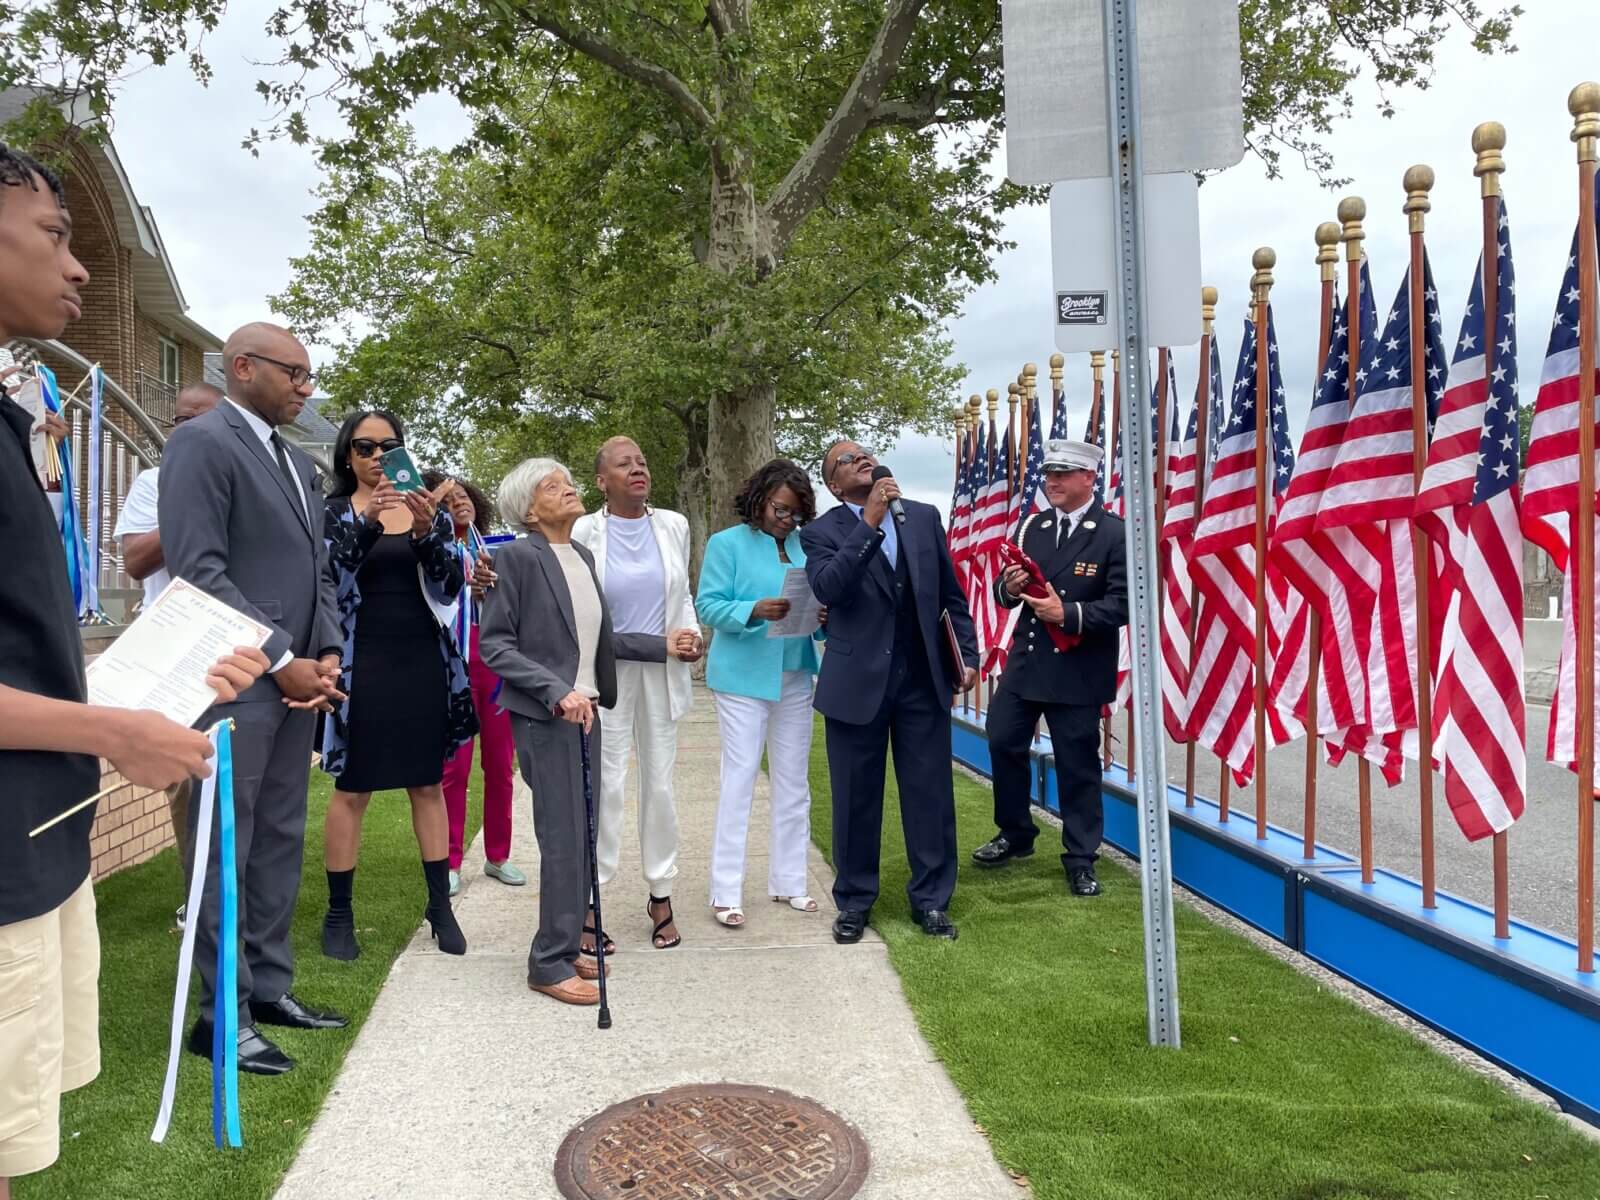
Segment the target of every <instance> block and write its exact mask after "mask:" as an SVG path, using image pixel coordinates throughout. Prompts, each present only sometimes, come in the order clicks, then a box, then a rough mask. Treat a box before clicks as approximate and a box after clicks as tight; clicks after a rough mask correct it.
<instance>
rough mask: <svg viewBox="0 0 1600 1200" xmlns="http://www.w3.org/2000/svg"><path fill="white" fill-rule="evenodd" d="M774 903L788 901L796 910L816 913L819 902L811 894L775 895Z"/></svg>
mask: <svg viewBox="0 0 1600 1200" xmlns="http://www.w3.org/2000/svg"><path fill="white" fill-rule="evenodd" d="M772 899H773V902H774V903H787V904H788V906H789V907H790V908H792V909H794V910H795V912H803V913H814V912H816V911H817V902H816V901H815V900H813V899H812V898H811V897H810V896H774V897H773V898H772Z"/></svg>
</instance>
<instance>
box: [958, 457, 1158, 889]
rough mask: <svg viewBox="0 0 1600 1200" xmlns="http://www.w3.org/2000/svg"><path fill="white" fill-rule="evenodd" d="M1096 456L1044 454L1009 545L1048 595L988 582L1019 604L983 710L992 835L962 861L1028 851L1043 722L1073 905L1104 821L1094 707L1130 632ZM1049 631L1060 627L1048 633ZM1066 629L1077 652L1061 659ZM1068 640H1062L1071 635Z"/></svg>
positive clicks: (1123, 579) (1018, 582) (1094, 885)
mask: <svg viewBox="0 0 1600 1200" xmlns="http://www.w3.org/2000/svg"><path fill="white" fill-rule="evenodd" d="M1104 457H1105V453H1104V451H1102V450H1101V449H1100V447H1099V446H1095V445H1091V444H1089V443H1087V442H1075V441H1069V440H1066V439H1052V440H1051V441H1049V442H1047V443H1046V444H1045V456H1044V493H1045V496H1046V498H1047V499H1048V500H1049V502H1050V507H1049V508H1044V509H1041V510H1040V511H1038V512H1037V513H1035V514H1033V515H1032V516H1031V517H1029V518H1028V519H1027V521H1026V522H1024V524H1023V527H1022V531H1021V533H1020V534H1019V536H1018V538H1017V543H1018V545H1019V546H1020V547H1021V548H1022V550H1023V552H1024V553H1025V554H1027V555H1028V557H1029V558H1031V559H1033V561H1034V562H1035V563H1037V564H1038V566H1039V569H1040V571H1041V572H1042V573H1043V575H1044V577H1045V580H1046V585H1047V590H1048V595H1046V596H1044V597H1038V598H1036V597H1034V596H1029V595H1025V594H1024V593H1023V588H1024V586H1025V585H1026V584H1027V579H1028V577H1027V572H1026V571H1025V570H1024V569H1023V568H1022V567H1020V566H1011V567H1008V568H1007V569H1006V570H1005V572H1004V573H1003V574H1002V575H1001V576H1000V578H999V579H997V580H996V581H995V584H994V589H995V599H996V600H997V601H998V602H999V603H1000V604H1002V605H1004V606H1005V607H1007V608H1015V607H1016V606H1017V605H1018V604H1026V605H1027V606H1028V608H1029V610H1030V611H1028V612H1025V613H1023V614H1021V618H1020V619H1019V620H1018V622H1017V626H1016V634H1015V636H1014V637H1013V639H1012V643H1011V652H1010V656H1009V657H1008V659H1007V661H1006V669H1005V672H1004V674H1002V675H1001V677H1000V686H999V688H998V689H997V690H996V692H995V694H994V698H993V699H992V701H991V702H990V706H989V717H988V725H987V729H988V734H989V758H990V761H991V764H992V767H991V773H992V778H993V780H994V823H995V825H996V826H997V827H998V829H999V833H998V834H997V835H996V836H995V837H994V838H993V839H991V840H990V841H988V842H985V843H984V844H983V845H982V846H979V847H978V848H977V849H976V850H974V851H973V852H972V860H973V862H975V863H977V864H978V865H979V866H981V867H999V866H1004V865H1005V864H1006V863H1008V862H1010V861H1011V860H1012V859H1014V858H1026V857H1028V856H1029V855H1031V854H1032V853H1033V842H1034V839H1035V838H1036V837H1037V836H1038V835H1039V827H1038V826H1037V825H1035V824H1034V822H1033V815H1032V811H1031V799H1030V797H1031V791H1032V788H1031V782H1032V775H1031V771H1030V769H1029V763H1028V749H1029V746H1030V745H1031V743H1032V741H1033V731H1034V729H1035V728H1036V727H1037V726H1038V723H1039V718H1040V717H1043V718H1044V721H1045V724H1046V725H1047V726H1048V727H1049V730H1050V741H1051V744H1052V748H1053V750H1054V752H1055V761H1056V787H1057V798H1058V800H1059V801H1060V806H1061V846H1062V854H1061V864H1062V866H1063V867H1065V868H1066V873H1067V883H1068V885H1069V886H1070V887H1071V889H1072V894H1073V895H1075V896H1097V895H1099V894H1100V884H1099V882H1098V881H1097V880H1096V879H1095V876H1094V861H1095V859H1096V858H1097V857H1099V854H1098V852H1099V849H1100V836H1101V833H1102V831H1103V828H1104V824H1105V822H1104V816H1103V814H1102V810H1101V798H1100V709H1101V706H1102V705H1104V704H1109V703H1110V702H1111V701H1112V700H1114V699H1115V698H1116V694H1117V631H1118V630H1119V629H1121V628H1122V626H1124V625H1126V624H1127V623H1128V571H1127V559H1126V552H1125V550H1124V548H1123V540H1122V520H1121V518H1119V517H1115V516H1112V515H1111V514H1110V513H1108V512H1106V510H1105V509H1104V508H1103V507H1102V506H1101V504H1100V502H1099V501H1098V500H1097V499H1096V498H1095V482H1096V479H1097V476H1098V472H1099V468H1100V462H1101V460H1102V459H1103V458H1104ZM1050 626H1057V627H1059V628H1058V629H1056V630H1052V629H1051V628H1050ZM1061 631H1065V633H1066V634H1067V635H1070V636H1071V637H1076V638H1077V639H1078V641H1077V644H1076V645H1073V646H1071V648H1070V649H1065V650H1063V649H1061V648H1060V647H1059V646H1058V645H1057V644H1056V641H1055V639H1056V638H1057V637H1059V636H1060V635H1061ZM1066 640H1070V637H1069V638H1068V639H1066Z"/></svg>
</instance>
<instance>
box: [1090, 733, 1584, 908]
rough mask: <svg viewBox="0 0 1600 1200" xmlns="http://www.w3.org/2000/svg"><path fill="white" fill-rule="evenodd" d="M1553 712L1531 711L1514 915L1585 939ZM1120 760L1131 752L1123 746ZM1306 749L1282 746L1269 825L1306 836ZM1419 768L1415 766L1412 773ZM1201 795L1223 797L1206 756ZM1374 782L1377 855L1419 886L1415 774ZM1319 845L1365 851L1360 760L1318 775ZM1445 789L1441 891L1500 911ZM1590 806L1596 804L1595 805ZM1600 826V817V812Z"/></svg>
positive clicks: (1517, 832) (1486, 850) (1438, 801)
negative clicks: (1550, 733)
mask: <svg viewBox="0 0 1600 1200" xmlns="http://www.w3.org/2000/svg"><path fill="white" fill-rule="evenodd" d="M1549 720H1550V710H1549V708H1547V707H1545V706H1544V705H1534V704H1530V705H1529V706H1528V781H1527V793H1528V804H1527V811H1526V812H1524V813H1523V816H1522V819H1521V820H1520V821H1518V822H1517V824H1516V825H1515V826H1513V827H1512V829H1511V832H1510V834H1509V839H1510V840H1509V843H1508V848H1509V852H1510V864H1511V871H1510V874H1511V912H1512V915H1513V916H1514V917H1516V918H1518V919H1521V920H1525V921H1528V922H1531V923H1532V924H1535V925H1540V926H1543V927H1544V928H1546V929H1550V930H1554V931H1555V932H1557V933H1560V934H1562V935H1564V936H1566V937H1569V938H1570V937H1576V936H1577V923H1578V914H1577V900H1576V896H1577V881H1578V850H1577V845H1578V843H1577V835H1578V808H1577V805H1578V801H1577V790H1578V789H1577V776H1575V775H1573V774H1572V773H1571V772H1569V771H1565V770H1561V769H1559V768H1556V767H1553V766H1551V765H1550V764H1549V763H1548V762H1546V761H1545V757H1544V746H1545V737H1546V731H1547V727H1548V725H1549ZM1125 725H1126V717H1125V716H1124V715H1122V714H1119V715H1118V717H1117V734H1118V736H1119V737H1120V736H1123V735H1124V730H1125ZM1118 750H1119V755H1118V756H1119V757H1120V756H1121V755H1120V750H1121V747H1120V746H1119V747H1118ZM1305 755H1306V748H1305V742H1304V741H1297V742H1294V743H1292V744H1291V745H1288V746H1281V747H1279V748H1278V749H1277V750H1274V751H1273V752H1272V753H1271V754H1269V755H1268V760H1267V770H1268V776H1267V778H1268V783H1269V792H1268V819H1269V820H1270V821H1271V822H1272V823H1273V824H1274V825H1277V826H1279V827H1281V828H1284V829H1291V830H1294V831H1296V832H1299V831H1300V830H1302V829H1303V828H1304V825H1303V816H1304V811H1305ZM1409 767H1411V765H1410V764H1408V768H1409ZM1183 770H1184V748H1183V747H1182V746H1177V745H1174V744H1172V743H1171V742H1168V744H1167V774H1168V778H1170V779H1171V780H1172V781H1173V782H1174V783H1177V784H1180V785H1181V784H1182V783H1183ZM1195 773H1196V784H1195V788H1196V791H1198V792H1199V793H1200V794H1202V795H1206V796H1213V797H1214V796H1215V795H1216V794H1217V784H1218V766H1217V760H1216V759H1215V758H1213V757H1212V756H1211V755H1209V754H1207V753H1206V752H1205V751H1201V752H1200V753H1199V756H1198V763H1197V767H1196V772H1195ZM1372 777H1373V797H1372V812H1373V822H1372V824H1373V853H1374V857H1375V859H1376V860H1377V864H1378V866H1380V867H1388V868H1390V869H1392V870H1396V871H1401V872H1403V873H1405V874H1407V875H1410V876H1412V877H1413V878H1420V877H1421V872H1422V858H1421V850H1420V848H1419V845H1418V829H1419V827H1420V824H1421V818H1420V812H1419V802H1418V798H1417V782H1416V773H1415V770H1414V769H1408V772H1407V777H1406V779H1405V780H1404V781H1403V782H1402V783H1400V784H1399V786H1397V787H1395V788H1392V789H1391V788H1389V787H1387V786H1386V785H1385V784H1384V782H1383V777H1382V775H1380V774H1379V773H1378V772H1377V771H1374V772H1373V773H1372ZM1317 779H1318V782H1317V797H1318V799H1317V840H1318V841H1320V842H1322V843H1323V844H1324V845H1326V846H1331V847H1333V848H1335V849H1338V850H1342V851H1345V852H1347V853H1349V854H1350V855H1352V856H1354V855H1355V854H1356V851H1357V848H1358V847H1359V845H1360V839H1359V822H1358V818H1357V803H1356V767H1355V763H1354V760H1350V761H1347V762H1346V763H1344V764H1343V765H1341V766H1339V767H1330V766H1328V765H1327V764H1326V763H1323V764H1321V766H1320V768H1319V771H1318V775H1317ZM1442 792H1443V782H1442V781H1441V780H1440V778H1439V777H1438V776H1437V775H1436V776H1435V777H1434V801H1433V803H1434V818H1433V820H1434V844H1435V858H1436V872H1437V876H1436V877H1437V881H1438V886H1439V888H1440V890H1442V891H1449V892H1453V893H1455V894H1456V895H1458V896H1464V897H1466V898H1467V899H1470V900H1475V901H1478V902H1480V903H1482V904H1492V903H1493V901H1494V885H1493V866H1492V863H1491V855H1492V851H1491V849H1490V843H1489V842H1487V841H1484V842H1477V843H1473V842H1468V841H1467V840H1466V838H1465V837H1463V836H1462V834H1461V831H1460V829H1459V828H1457V826H1456V823H1455V819H1454V818H1453V817H1452V816H1451V815H1450V808H1449V806H1448V805H1447V804H1446V803H1445V802H1444V797H1443V794H1442ZM1587 803H1590V804H1593V803H1594V801H1592V800H1591V801H1588V802H1587ZM1233 804H1234V807H1235V809H1236V810H1238V809H1240V808H1243V809H1245V810H1247V811H1248V812H1249V813H1252V814H1253V813H1254V811H1255V807H1254V806H1255V791H1254V787H1253V786H1252V787H1251V788H1250V789H1249V790H1248V791H1247V792H1246V794H1245V795H1243V796H1240V795H1239V794H1238V791H1237V789H1235V791H1234V794H1233ZM1596 816H1597V824H1600V811H1597V813H1596Z"/></svg>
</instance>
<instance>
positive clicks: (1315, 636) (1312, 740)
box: [1300, 221, 1341, 859]
mask: <svg viewBox="0 0 1600 1200" xmlns="http://www.w3.org/2000/svg"><path fill="white" fill-rule="evenodd" d="M1340 232H1341V231H1340V229H1339V225H1338V223H1337V222H1335V221H1324V222H1323V223H1322V224H1321V225H1318V226H1317V232H1316V242H1317V270H1318V272H1319V273H1320V274H1321V276H1322V316H1321V318H1320V319H1319V321H1318V330H1319V332H1318V339H1319V340H1318V343H1317V382H1318V385H1319V386H1320V384H1321V381H1322V372H1324V371H1326V370H1327V369H1328V343H1329V341H1330V340H1331V338H1332V335H1333V331H1332V330H1331V329H1329V325H1330V324H1331V323H1332V317H1333V293H1334V283H1335V281H1336V280H1337V279H1338V277H1339V234H1340ZM1306 607H1307V610H1308V611H1307V613H1306V717H1305V721H1306V815H1305V832H1304V840H1303V841H1302V843H1301V847H1300V856H1301V857H1302V858H1305V859H1313V858H1315V857H1316V856H1317V752H1318V751H1319V750H1321V749H1322V739H1321V738H1319V737H1318V736H1317V684H1318V682H1319V675H1320V671H1321V668H1322V614H1321V613H1320V612H1318V611H1317V606H1316V605H1315V604H1309V603H1308V604H1307V606H1306Z"/></svg>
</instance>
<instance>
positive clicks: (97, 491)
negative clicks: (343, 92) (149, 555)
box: [84, 367, 105, 615]
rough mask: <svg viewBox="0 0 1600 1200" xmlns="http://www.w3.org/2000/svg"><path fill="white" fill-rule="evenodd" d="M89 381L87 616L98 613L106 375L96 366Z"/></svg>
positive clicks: (85, 594)
mask: <svg viewBox="0 0 1600 1200" xmlns="http://www.w3.org/2000/svg"><path fill="white" fill-rule="evenodd" d="M91 375H92V378H91V379H90V381H89V540H88V553H89V561H88V564H87V566H88V570H87V571H86V572H85V573H84V601H85V603H86V604H87V606H88V611H89V614H90V615H94V614H97V613H99V611H100V555H101V530H100V517H101V508H102V493H103V491H104V485H105V480H104V478H103V477H102V473H101V470H100V454H101V445H100V443H101V441H102V439H103V438H104V436H105V433H104V430H105V373H104V372H102V371H101V370H100V368H99V367H95V368H94V369H93V371H92V372H91Z"/></svg>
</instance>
